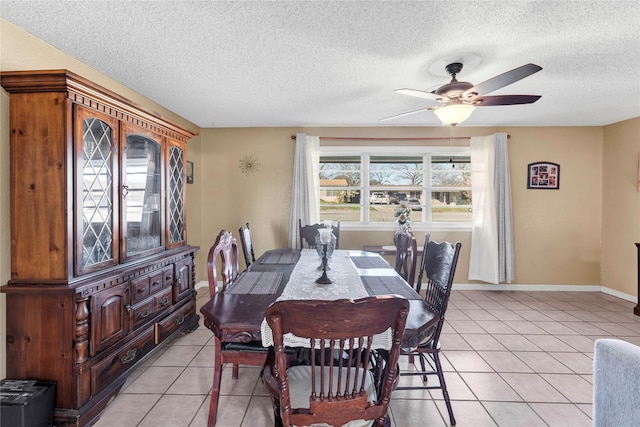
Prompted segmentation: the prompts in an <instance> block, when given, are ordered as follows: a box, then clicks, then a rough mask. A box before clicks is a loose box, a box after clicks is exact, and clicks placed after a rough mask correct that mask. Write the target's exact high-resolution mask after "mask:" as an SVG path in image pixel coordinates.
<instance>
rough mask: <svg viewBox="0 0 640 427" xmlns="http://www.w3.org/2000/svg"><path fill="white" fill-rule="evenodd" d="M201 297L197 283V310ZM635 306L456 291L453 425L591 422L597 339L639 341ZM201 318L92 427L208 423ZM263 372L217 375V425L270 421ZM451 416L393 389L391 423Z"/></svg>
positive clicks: (448, 345) (206, 335)
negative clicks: (196, 326)
mask: <svg viewBox="0 0 640 427" xmlns="http://www.w3.org/2000/svg"><path fill="white" fill-rule="evenodd" d="M207 300H208V292H207V291H206V289H201V290H200V292H199V294H198V309H199V307H200V306H201V305H202V304H204V303H205V302H206V301H207ZM633 306H634V304H633V303H631V302H628V301H625V300H622V299H619V298H616V297H613V296H610V295H607V294H604V293H599V292H506V291H505V292H496V291H455V290H454V291H453V292H452V295H451V299H450V303H449V309H448V311H447V322H446V324H445V328H444V329H443V334H442V337H441V343H442V348H443V355H444V357H443V365H444V369H445V371H446V373H445V377H446V380H447V386H448V389H449V394H450V396H451V399H452V405H453V410H454V414H455V417H456V420H457V425H458V426H460V427H465V426H474V427H484V426H496V425H497V426H517V427H524V426H559V427H571V426H591V425H592V421H591V411H592V394H593V387H592V384H593V378H592V361H593V360H592V359H593V343H594V340H595V339H597V338H605V337H610V338H611V337H616V338H621V339H624V340H626V341H629V342H631V343H634V344H636V345H640V317H638V316H634V315H633ZM200 323H201V326H200V328H199V329H198V330H196V331H194V332H193V333H191V334H188V335H185V336H182V337H178V338H176V339H174V340H173V341H172V342H171V343H169V345H167V346H165V347H164V348H163V349H161V350H160V352H159V353H158V354H156V355H154V357H153V358H152V359H150V360H147V361H146V363H145V364H144V365H143V366H140V367H139V368H137V369H136V370H135V371H134V372H133V373H132V375H131V376H130V378H129V380H128V381H127V383H126V384H125V385H124V387H123V389H122V391H121V392H120V394H119V395H118V396H117V397H116V398H115V399H113V401H112V402H111V403H110V404H109V406H108V407H107V408H106V410H105V411H104V413H103V415H102V417H101V419H100V420H99V421H98V422H97V423H96V426H97V427H134V426H154V427H180V426H185V427H186V426H189V427H200V426H206V421H207V415H208V412H209V391H210V389H211V383H212V380H213V339H212V333H211V332H210V331H209V330H208V329H206V328H205V327H204V326H202V320H201V322H200ZM402 359H403V360H402V361H401V362H402V365H401V367H402V368H403V369H411V368H410V367H409V366H408V363H407V361H406V358H402ZM259 372H260V369H259V368H255V367H241V368H240V378H239V379H238V380H232V379H231V370H230V369H225V370H224V371H223V378H222V390H221V394H222V396H221V397H220V412H219V415H218V422H217V426H221V427H232V426H241V427H256V426H271V425H273V415H272V412H271V401H270V399H269V397H268V395H267V393H266V391H265V389H264V386H263V384H262V383H261V381H260V379H259ZM402 381H403V382H405V381H419V379H418V378H417V377H404V378H402ZM448 419H449V418H448V415H447V410H446V407H445V405H444V401H443V400H442V393H441V392H440V391H439V390H433V391H427V390H417V391H416V390H402V391H400V390H398V391H396V392H394V393H393V395H392V399H391V420H392V425H393V426H396V427H406V426H424V425H428V426H432V427H434V426H447V425H449V423H448Z"/></svg>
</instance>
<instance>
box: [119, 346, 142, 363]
mask: <svg viewBox="0 0 640 427" xmlns="http://www.w3.org/2000/svg"><path fill="white" fill-rule="evenodd" d="M137 352H138V349H137V348H131V349H129V350H127V353H126V354H125V355H124V356H122V359H120V361H121V362H122V364H123V365H126V364H128V363H131V362H133V361H134V360H136V353H137Z"/></svg>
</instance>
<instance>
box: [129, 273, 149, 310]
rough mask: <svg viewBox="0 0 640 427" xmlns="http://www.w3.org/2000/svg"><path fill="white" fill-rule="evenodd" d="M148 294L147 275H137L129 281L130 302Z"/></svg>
mask: <svg viewBox="0 0 640 427" xmlns="http://www.w3.org/2000/svg"><path fill="white" fill-rule="evenodd" d="M148 296H149V276H144V277H138V278H137V279H134V280H132V281H131V299H132V303H134V304H135V303H137V302H140V301H142V300H143V299H145V298H146V297H148Z"/></svg>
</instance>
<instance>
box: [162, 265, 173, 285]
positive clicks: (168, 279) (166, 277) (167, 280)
mask: <svg viewBox="0 0 640 427" xmlns="http://www.w3.org/2000/svg"><path fill="white" fill-rule="evenodd" d="M162 280H163V281H164V283H163V284H162V287H163V288H170V287H172V286H173V264H171V265H170V266H168V267H165V268H163V269H162Z"/></svg>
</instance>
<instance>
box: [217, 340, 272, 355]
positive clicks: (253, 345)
mask: <svg viewBox="0 0 640 427" xmlns="http://www.w3.org/2000/svg"><path fill="white" fill-rule="evenodd" d="M224 350H225V351H253V352H257V353H266V352H267V351H268V350H269V349H268V348H267V347H263V346H262V341H249V342H228V343H224Z"/></svg>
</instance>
